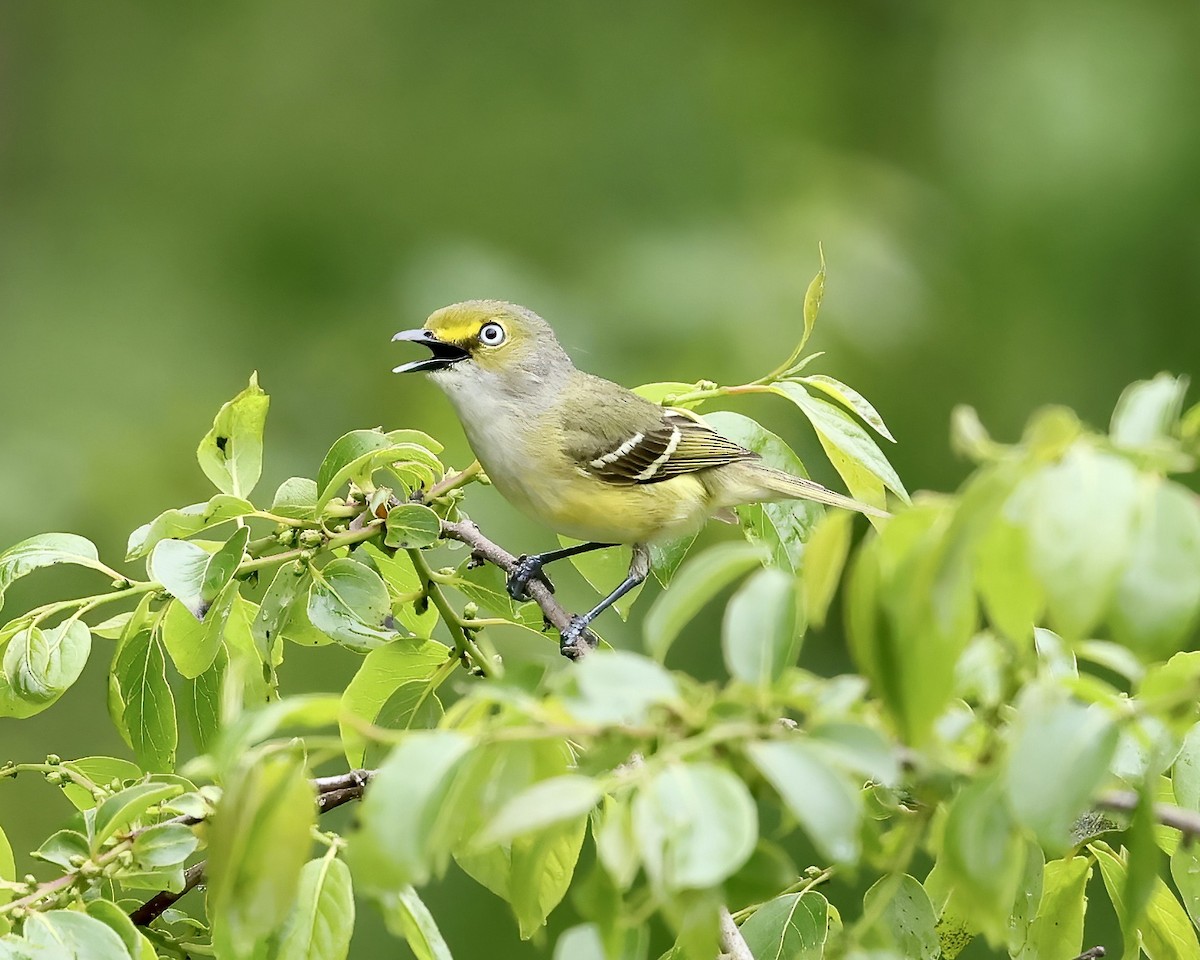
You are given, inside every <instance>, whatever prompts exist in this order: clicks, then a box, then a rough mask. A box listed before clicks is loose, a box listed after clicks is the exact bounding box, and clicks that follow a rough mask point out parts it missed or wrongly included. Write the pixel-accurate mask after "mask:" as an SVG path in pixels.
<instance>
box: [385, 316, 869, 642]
mask: <svg viewBox="0 0 1200 960" xmlns="http://www.w3.org/2000/svg"><path fill="white" fill-rule="evenodd" d="M392 339H393V340H409V341H413V342H416V343H421V344H423V345H425V346H426V347H428V348H429V350H430V352H431V354H432V356H430V357H427V358H425V359H422V360H417V361H414V362H412V363H406V364H402V365H401V366H399V367H396V368H395V370H396V373H414V372H425V373H428V374H430V376H431V377H432V378H433V380H434V382H435V383H437V385H438V386H439V387H441V388H442V389H443V390H444V391H445V392H446V395H447V396H448V397H449V398H450V402H451V403H452V404H453V405H454V409H455V410H456V411H457V413H458V416H459V419H460V420H461V421H462V425H463V428H464V430H465V431H466V434H467V439H468V440H469V441H470V444H471V449H472V450H474V452H475V455H476V456H477V457H478V458H479V462H480V464H481V465H482V466H483V469H484V470H485V471H486V472H487V475H488V477H489V478H490V479H491V481H492V483H493V484H494V485H495V487H496V489H497V490H499V491H500V493H501V494H502V495H503V496H504V497H505V499H507V500H508V501H509V502H510V503H512V504H514V505H515V506H517V507H518V508H520V509H521V510H523V511H524V512H525V513H526V514H528V515H529V516H530V517H532V518H533V519H534V520H536V521H538V522H539V523H542V524H545V525H546V526H548V527H550V528H551V529H553V530H556V531H558V532H559V533H562V534H565V535H566V536H569V537H574V538H576V539H580V540H584V541H586V542H585V543H582V544H579V545H578V546H573V547H567V548H564V549H562V550H552V551H549V552H547V553H541V554H535V555H532V556H525V557H522V558H521V562H520V565H519V567H518V569H517V571H516V572H515V573H514V574H513V575H512V576H511V577H510V578H509V583H508V589H509V592H510V593H511V594H512V595H513V596H514V597H515V598H516V599H525V598H526V596H527V594H526V592H525V588H526V587H527V586H528V584H529V581H530V580H531V579H533V578H535V577H537V578H539V579H543V580H544V579H545V577H544V575H543V574H542V567H543V566H544V565H545V564H547V563H550V562H551V561H554V560H560V559H562V558H563V557H569V556H573V555H575V554H579V553H584V552H586V551H588V550H596V549H599V548H601V547H609V546H615V545H617V544H630V545H632V547H633V563H632V564H631V565H630V568H629V576H628V577H627V578H626V579H625V581H624V582H623V583H622V584H621V585H620V586H619V587H617V589H616V590H614V591H613V592H612V593H611V594H610V595H609V596H607V597H605V598H604V600H602V601H601V602H600V603H599V604H597V605H596V607H595V608H594V609H592V610H591V611H589V612H588V613H586V614H584V615H582V616H578V617H576V618H575V619H574V620H573V622H572V623H571V626H570V628H569V629H568V630H567V631H565V632H564V633H563V637H562V641H563V647H564V651H567V650H568V648H573V647H576V645H577V644H579V643H580V642H590V640H591V637H590V634H589V632H588V624H589V623H591V621H592V620H594V619H595V618H596V616H597V615H598V614H599V613H600V612H601V611H602V610H605V609H606V608H607V607H609V606H611V605H612V604H613V603H614V602H616V601H617V600H618V599H620V598H621V597H622V596H624V595H625V594H626V593H628V592H629V591H630V590H631V589H633V588H634V587H635V586H636V585H637V584H639V583H641V582H642V581H643V580H644V579H645V578H646V574H647V573H648V572H649V567H650V561H649V551H648V550H647V544H649V543H652V542H654V541H658V540H672V539H674V538H676V537H680V536H683V535H685V534H689V533H694V532H695V531H696V530H698V529H699V528H700V527H701V526H702V525H703V524H704V522H705V521H706V520H707V519H708V518H709V517H713V516H716V517H718V518H720V519H724V520H734V519H735V518H734V517H733V515H732V513H731V512H730V508H732V507H735V506H739V505H741V504H747V503H762V502H767V501H772V500H789V499H807V500H816V501H819V502H820V503H826V504H829V505H831V506H835V507H844V508H846V509H848V510H859V511H862V512H863V513H870V514H875V515H881V511H879V510H876V509H875V508H874V507H870V506H867V505H866V504H862V503H859V502H858V501H856V500H852V499H851V498H849V497H846V496H843V495H842V494H840V493H835V492H834V491H832V490H828V489H826V488H825V487H823V486H821V485H820V484H819V483H814V482H813V481H811V480H805V479H802V478H800V477H794V476H791V475H790V474H787V473H784V472H782V471H780V470H776V469H774V468H773V467H769V466H767V465H766V464H765V463H763V461H762V460H761V459H760V458H759V456H758V455H757V454H755V453H752V452H751V451H749V450H746V449H745V448H743V447H741V446H739V445H738V444H736V443H734V442H733V441H732V440H729V439H727V438H725V437H723V436H721V435H720V434H719V433H717V432H716V431H715V430H713V429H712V428H711V427H709V426H708V425H707V424H706V423H705V422H704V421H703V420H702V419H701V418H700V417H699V416H697V415H696V414H694V413H691V412H690V411H688V410H684V409H681V408H666V407H661V406H659V405H658V404H655V403H651V402H650V401H648V400H645V399H643V398H642V397H639V396H638V395H637V394H635V393H633V392H632V391H630V390H627V389H625V388H624V387H622V386H619V385H618V384H615V383H612V382H611V381H609V380H604V379H601V378H600V377H595V376H592V375H591V374H589V373H584V372H583V371H582V370H579V369H577V368H576V367H575V365H574V364H573V363H572V362H571V358H570V357H568V356H567V354H566V352H565V351H564V350H563V348H562V347H561V346H560V345H559V343H558V340H557V338H555V336H554V331H553V330H551V329H550V325H549V324H548V323H546V321H545V320H543V319H542V318H541V317H539V316H538V315H537V314H536V313H534V312H533V311H531V310H527V309H526V308H525V307H520V306H517V305H516V304H512V303H504V302H501V301H497V300H469V301H467V302H465V303H456V304H453V305H451V306H448V307H443V308H442V309H441V310H438V311H437V312H436V313H434V314H433V315H432V316H430V318H429V319H428V320H427V321H426V322H425V326H424V328H423V329H420V330H405V331H403V332H401V333H398V334H396V336H395V337H393V338H392ZM546 582H547V583H548V582H549V581H546Z"/></svg>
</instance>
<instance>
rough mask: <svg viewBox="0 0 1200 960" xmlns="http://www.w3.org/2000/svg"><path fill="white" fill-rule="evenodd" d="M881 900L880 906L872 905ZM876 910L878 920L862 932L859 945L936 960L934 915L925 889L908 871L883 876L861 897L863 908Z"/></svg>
mask: <svg viewBox="0 0 1200 960" xmlns="http://www.w3.org/2000/svg"><path fill="white" fill-rule="evenodd" d="M880 900H882V901H883V902H884V905H883V906H882V908H879V907H877V906H876V904H877V902H878V901H880ZM876 910H878V911H879V920H878V922H877V923H875V924H874V926H872V927H871V928H870V929H869V930H867V931H866V933H865V935H864V936H863V945H864V946H869V947H876V948H882V949H885V950H886V949H888V948H890V949H893V950H895V951H897V954H898V956H899V957H902V958H903V960H936V958H937V957H938V955H939V953H940V947H939V944H938V938H937V933H936V932H935V925H936V923H937V917H936V916H935V914H934V912H933V905H932V904H931V903H930V902H929V895H928V894H927V893H926V892H925V889H924V888H923V887H922V886H921V885H920V884H919V883H918V882H917V881H916V880H914V879H913V878H912V877H910V876H908V875H904V876H900V877H895V876H892V877H884V878H883V879H882V880H879V881H878V882H876V883H875V885H874V886H872V887H871V889H869V890H868V891H867V893H866V896H864V897H863V912H864V913H870V914H874V913H875V911H876Z"/></svg>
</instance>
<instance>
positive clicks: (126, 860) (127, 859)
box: [117, 850, 133, 868]
mask: <svg viewBox="0 0 1200 960" xmlns="http://www.w3.org/2000/svg"><path fill="white" fill-rule="evenodd" d="M117 863H118V864H119V865H120V866H121V867H122V868H125V867H132V866H133V851H132V850H122V851H121V852H120V853H118V854H117Z"/></svg>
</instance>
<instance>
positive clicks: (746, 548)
mask: <svg viewBox="0 0 1200 960" xmlns="http://www.w3.org/2000/svg"><path fill="white" fill-rule="evenodd" d="M762 562H763V553H762V550H761V549H760V548H759V547H756V546H754V545H753V544H748V543H723V544H720V545H719V546H716V547H712V548H711V549H709V550H705V551H704V552H703V553H699V554H696V555H695V556H693V557H692V558H691V559H690V560H688V561H687V562H686V563H685V564H684V565H683V566H682V567H680V568H679V572H678V573H677V574H676V576H675V582H674V583H673V584H672V585H671V589H670V590H666V591H664V592H663V593H662V594H661V595H660V596H659V597H658V599H657V600H656V601H655V602H654V606H652V607H651V608H650V611H649V612H648V613H647V614H646V619H645V623H644V627H643V635H644V637H645V643H646V649H647V650H648V651H649V652H650V653H651V654H652V655H653V656H654V657H655V658H656V659H658V660H662V659H663V658H665V657H666V655H667V651H668V650H669V649H670V648H671V644H673V643H674V642H675V638H676V637H678V636H679V634H680V633H681V632H682V631H683V628H684V627H686V626H687V625H688V623H689V622H690V621H691V620H692V618H693V617H695V616H696V614H698V613H699V612H700V611H701V610H702V609H704V607H705V606H706V605H707V604H708V603H709V602H710V601H711V600H712V599H713V597H714V595H716V594H717V593H718V592H720V591H721V590H723V589H725V588H726V587H727V586H729V584H731V583H733V582H734V581H735V580H737V579H739V578H740V577H742V576H743V575H745V574H746V573H748V572H749V571H750V570H752V569H753V568H754V567H757V566H760V565H761V564H762ZM590 659H591V658H590V657H589V658H588V660H590ZM585 662H586V661H585Z"/></svg>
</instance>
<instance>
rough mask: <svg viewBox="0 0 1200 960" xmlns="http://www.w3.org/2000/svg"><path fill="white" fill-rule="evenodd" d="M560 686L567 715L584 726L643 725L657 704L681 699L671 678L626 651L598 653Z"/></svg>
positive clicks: (565, 674) (563, 677) (569, 673)
mask: <svg viewBox="0 0 1200 960" xmlns="http://www.w3.org/2000/svg"><path fill="white" fill-rule="evenodd" d="M558 683H559V685H560V686H559V689H560V690H561V691H562V694H563V700H564V706H565V707H566V709H567V711H568V712H569V713H570V714H571V715H572V716H573V717H575V719H577V720H579V721H581V722H583V723H601V724H627V725H635V724H639V723H644V722H645V721H646V718H647V716H648V714H649V712H650V710H651V708H653V707H654V706H655V705H656V704H660V703H671V702H674V701H678V699H679V687H678V686H677V685H676V683H675V680H674V678H673V677H672V676H671V674H669V673H668V672H667V671H666V670H665V669H663V668H662V667H661V666H660V665H659V664H657V663H655V662H654V661H653V660H650V659H649V658H647V657H643V656H639V655H638V654H636V653H630V652H628V651H626V650H596V651H595V652H593V653H591V654H589V655H588V656H587V657H585V658H584V660H583V662H582V663H578V664H576V666H575V668H574V669H572V670H569V671H563V672H562V673H561V674H559V680H558Z"/></svg>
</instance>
